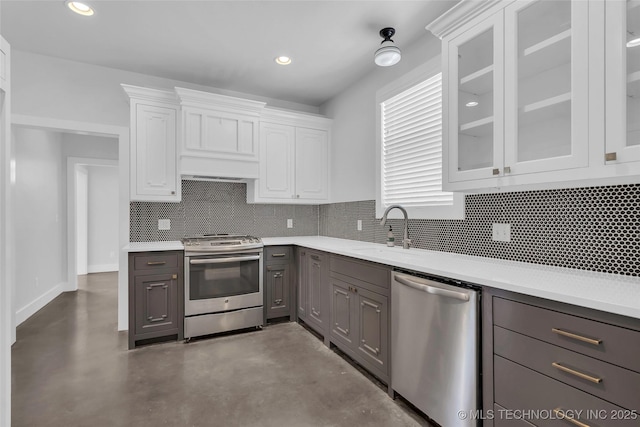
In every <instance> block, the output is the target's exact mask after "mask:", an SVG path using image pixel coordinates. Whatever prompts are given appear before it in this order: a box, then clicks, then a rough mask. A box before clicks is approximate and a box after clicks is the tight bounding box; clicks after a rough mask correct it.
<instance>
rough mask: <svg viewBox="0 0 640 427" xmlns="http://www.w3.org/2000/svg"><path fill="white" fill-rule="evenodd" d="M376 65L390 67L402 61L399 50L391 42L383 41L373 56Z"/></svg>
mask: <svg viewBox="0 0 640 427" xmlns="http://www.w3.org/2000/svg"><path fill="white" fill-rule="evenodd" d="M373 58H374V61H375V63H376V65H379V66H381V67H390V66H392V65H396V64H397V63H398V62H400V59H402V53H401V52H400V49H399V48H398V47H397V46H396V45H395V44H394V43H393V42H392V41H386V40H385V41H383V42H382V47H380V49H378V50H376V53H375V54H374V57H373Z"/></svg>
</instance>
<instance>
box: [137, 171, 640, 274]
mask: <svg viewBox="0 0 640 427" xmlns="http://www.w3.org/2000/svg"><path fill="white" fill-rule="evenodd" d="M465 205H466V218H465V219H464V220H409V237H410V238H411V239H412V240H413V246H414V247H417V248H422V249H431V250H437V251H444V252H454V253H460V254H467V255H478V256H485V257H491V258H501V259H507V260H514V261H525V262H531V263H536V264H546V265H555V266H560V267H569V268H579V269H583V270H593V271H601V272H607V273H618V274H625V275H632V276H640V263H639V262H638V258H639V257H640V253H639V251H640V229H639V228H640V184H635V185H620V186H609V187H591V188H573V189H562V190H544V191H526V192H516V193H498V194H473V195H467V196H466V202H465ZM130 209H131V225H130V238H131V241H132V242H144V241H162V240H178V239H180V238H182V237H184V236H186V235H198V234H205V233H233V232H239V233H248V234H253V235H256V236H260V237H275V236H312V235H313V236H314V235H321V236H330V237H340V238H346V239H353V240H360V241H367V242H376V243H384V242H386V237H387V228H386V227H382V226H380V221H379V220H378V219H376V218H375V202H374V201H373V200H367V201H360V202H348V203H333V204H328V205H321V206H296V205H276V204H273V205H261V204H247V203H246V186H245V184H238V183H220V182H199V181H183V183H182V202H181V203H147V202H132V203H131V205H130ZM162 218H168V219H170V220H171V230H169V231H158V219H162ZM288 218H292V219H293V222H294V228H286V220H287V219H288ZM357 220H362V231H357V229H356V223H357ZM496 222H497V223H508V224H511V242H508V243H507V242H494V241H493V240H492V239H491V235H492V224H493V223H496ZM389 224H391V225H392V226H393V229H394V232H395V235H396V243H397V244H401V243H400V241H401V239H402V220H390V221H389Z"/></svg>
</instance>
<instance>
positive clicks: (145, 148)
mask: <svg viewBox="0 0 640 427" xmlns="http://www.w3.org/2000/svg"><path fill="white" fill-rule="evenodd" d="M122 87H123V88H124V90H125V92H126V93H127V94H128V95H129V98H130V111H131V119H130V120H131V121H130V133H131V151H130V156H131V157H130V190H129V198H130V200H134V201H147V202H179V201H180V197H181V194H180V193H181V185H180V178H179V175H178V157H177V126H178V110H179V108H178V104H177V99H176V96H175V94H174V93H173V92H166V91H159V90H152V89H146V88H140V87H135V86H128V85H122Z"/></svg>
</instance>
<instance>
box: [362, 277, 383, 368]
mask: <svg viewBox="0 0 640 427" xmlns="http://www.w3.org/2000/svg"><path fill="white" fill-rule="evenodd" d="M357 295H358V353H359V354H360V356H362V357H363V358H364V359H365V360H367V361H368V362H369V363H370V364H371V365H373V366H374V367H376V368H377V369H380V370H382V371H383V372H384V373H385V374H388V363H389V362H388V358H387V356H388V334H389V331H388V316H389V306H388V303H387V297H385V296H383V295H379V294H376V293H373V292H370V291H367V290H366V289H362V288H357Z"/></svg>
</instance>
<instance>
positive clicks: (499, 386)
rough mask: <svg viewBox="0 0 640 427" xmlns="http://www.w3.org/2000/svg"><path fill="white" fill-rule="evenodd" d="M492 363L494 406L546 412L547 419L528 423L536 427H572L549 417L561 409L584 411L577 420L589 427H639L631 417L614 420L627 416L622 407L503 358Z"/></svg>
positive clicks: (543, 417) (540, 417)
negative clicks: (495, 404) (617, 416)
mask: <svg viewBox="0 0 640 427" xmlns="http://www.w3.org/2000/svg"><path fill="white" fill-rule="evenodd" d="M493 362H494V381H495V387H494V397H495V403H497V404H498V405H500V406H502V407H503V408H509V409H517V410H522V411H529V413H530V414H535V412H536V411H546V415H547V416H544V415H545V412H540V414H541V416H539V417H536V416H535V415H534V416H533V418H534V419H529V420H527V421H529V422H530V423H532V424H534V425H536V426H540V427H545V426H558V427H568V426H571V425H572V423H570V422H569V421H567V420H563V419H560V417H558V416H550V415H549V414H550V413H553V411H554V409H560V410H564V411H567V412H568V411H570V410H573V411H579V410H581V411H583V412H582V418H579V417H578V419H579V420H580V422H582V423H584V424H585V425H588V426H590V427H604V426H614V427H632V426H634V427H638V423H639V420H638V419H637V418H636V419H635V420H634V419H631V418H632V417H628V418H627V419H618V420H613V419H612V418H613V417H614V416H616V415H624V414H625V411H627V410H625V409H623V408H621V407H619V406H616V405H613V404H611V403H609V402H606V401H604V400H602V399H599V398H597V397H595V396H592V395H590V394H588V393H585V392H583V391H581V390H578V389H576V388H573V387H571V386H568V385H566V384H564V383H561V382H560V381H556V380H554V379H552V378H549V377H547V376H546V375H542V374H540V373H538V372H535V371H532V370H531V369H528V368H525V367H524V366H521V365H518V364H517V363H515V362H511V361H509V360H507V359H504V358H502V357H500V356H494V358H493ZM575 413H577V412H575ZM585 414H590V416H589V417H587V416H585ZM596 414H601V416H599V417H596ZM595 418H598V419H595ZM605 418H606V419H605ZM498 425H500V424H498ZM509 425H511V424H509Z"/></svg>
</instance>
